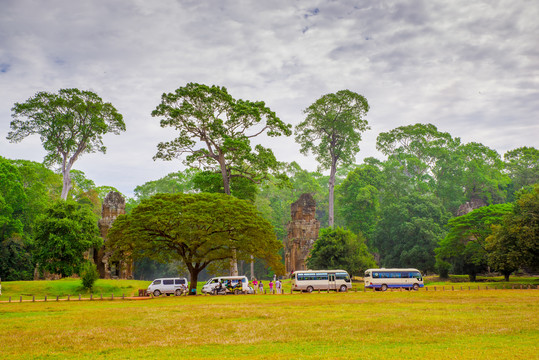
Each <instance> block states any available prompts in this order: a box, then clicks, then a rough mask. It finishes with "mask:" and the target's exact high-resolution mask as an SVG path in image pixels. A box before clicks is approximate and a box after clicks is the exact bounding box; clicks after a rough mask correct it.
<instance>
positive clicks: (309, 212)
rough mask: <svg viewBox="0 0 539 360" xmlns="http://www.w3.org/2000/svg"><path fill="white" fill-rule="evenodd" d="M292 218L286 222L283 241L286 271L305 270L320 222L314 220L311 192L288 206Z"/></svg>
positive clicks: (313, 202)
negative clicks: (285, 234) (286, 232)
mask: <svg viewBox="0 0 539 360" xmlns="http://www.w3.org/2000/svg"><path fill="white" fill-rule="evenodd" d="M290 210H291V215H292V220H291V221H290V222H289V223H288V226H287V230H288V235H287V239H286V241H285V267H286V271H287V273H291V272H292V271H296V270H305V269H306V268H307V267H306V264H305V261H306V260H307V257H308V256H309V253H310V252H311V249H312V248H313V245H314V242H315V241H316V239H317V238H318V231H319V230H320V222H319V221H318V220H316V218H315V216H316V202H315V201H314V199H313V197H312V195H311V194H303V195H301V196H300V198H299V199H298V201H296V202H295V203H293V204H292V205H291V206H290Z"/></svg>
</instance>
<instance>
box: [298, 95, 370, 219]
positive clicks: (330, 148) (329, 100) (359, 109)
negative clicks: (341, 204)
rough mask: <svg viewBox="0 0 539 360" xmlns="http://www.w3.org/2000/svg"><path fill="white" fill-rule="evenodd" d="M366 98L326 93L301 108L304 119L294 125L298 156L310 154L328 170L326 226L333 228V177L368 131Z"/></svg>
mask: <svg viewBox="0 0 539 360" xmlns="http://www.w3.org/2000/svg"><path fill="white" fill-rule="evenodd" d="M368 111H369V104H368V102H367V99H366V98H365V97H363V96H362V95H359V94H357V93H354V92H352V91H350V90H341V91H338V92H336V93H334V94H326V95H324V96H322V97H321V98H320V99H318V100H316V101H315V102H314V103H313V104H312V105H311V106H309V107H308V108H307V109H305V111H304V113H305V114H306V118H305V120H304V121H303V122H301V123H300V124H298V125H297V126H296V130H295V134H296V141H297V142H298V143H299V144H300V145H301V153H302V154H304V155H307V154H308V153H309V152H312V153H313V154H314V155H315V157H316V160H317V161H318V163H319V164H320V167H321V168H323V169H329V170H330V173H329V199H328V200H329V226H330V227H333V225H334V221H335V219H334V218H335V217H334V187H335V175H336V173H337V166H338V164H339V163H345V164H346V163H353V162H354V160H355V155H356V154H357V153H358V152H359V142H360V141H361V134H362V133H363V132H364V131H366V130H368V129H370V127H369V126H368V123H367V120H365V119H364V117H365V115H366V114H367V112H368Z"/></svg>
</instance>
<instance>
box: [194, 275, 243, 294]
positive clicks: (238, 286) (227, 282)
mask: <svg viewBox="0 0 539 360" xmlns="http://www.w3.org/2000/svg"><path fill="white" fill-rule="evenodd" d="M219 285H220V286H219ZM223 289H224V291H223ZM202 292H203V293H204V294H214V295H218V294H248V293H249V280H247V277H246V276H218V277H214V278H211V279H209V280H208V281H207V282H206V284H204V286H202Z"/></svg>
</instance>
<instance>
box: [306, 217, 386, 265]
mask: <svg viewBox="0 0 539 360" xmlns="http://www.w3.org/2000/svg"><path fill="white" fill-rule="evenodd" d="M307 266H308V267H309V269H343V270H346V271H348V273H350V274H351V275H361V274H362V273H363V272H364V271H365V270H366V269H369V268H372V267H375V266H376V262H375V261H374V257H373V256H372V254H371V253H369V251H368V249H367V245H366V244H365V239H364V238H363V236H356V235H354V233H353V232H351V231H350V230H345V229H343V228H340V227H336V228H324V229H320V235H319V236H318V239H317V240H316V241H315V243H314V246H313V249H312V250H311V253H310V257H309V258H308V259H307Z"/></svg>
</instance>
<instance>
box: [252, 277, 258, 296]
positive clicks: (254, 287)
mask: <svg viewBox="0 0 539 360" xmlns="http://www.w3.org/2000/svg"><path fill="white" fill-rule="evenodd" d="M257 288H258V281H256V278H255V279H254V280H253V290H254V292H255V294H256V290H258V289H257Z"/></svg>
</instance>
